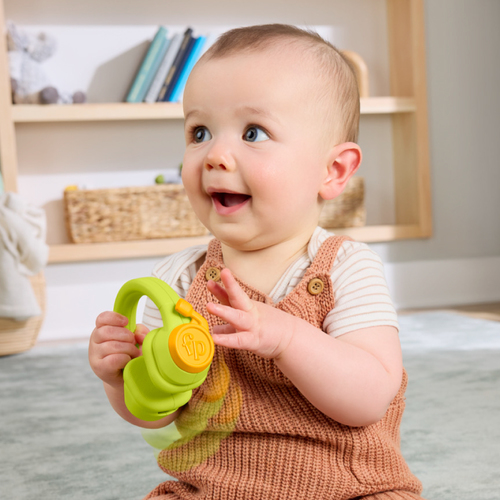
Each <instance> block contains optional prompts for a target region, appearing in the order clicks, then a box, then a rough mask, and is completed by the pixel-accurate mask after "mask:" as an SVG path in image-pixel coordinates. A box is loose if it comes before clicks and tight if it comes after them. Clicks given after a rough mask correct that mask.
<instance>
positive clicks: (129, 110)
mask: <svg viewBox="0 0 500 500" xmlns="http://www.w3.org/2000/svg"><path fill="white" fill-rule="evenodd" d="M415 110H416V106H415V100H414V99H413V98H411V97H364V98H362V99H361V114H364V115H370V114H394V113H409V112H414V111H415ZM12 118H13V120H14V122H15V123H37V122H38V123H39V122H80V121H117V120H181V119H183V118H184V114H183V111H182V104H179V103H154V104H147V103H138V104H129V103H110V104H74V105H46V106H42V105H29V104H18V105H15V106H12Z"/></svg>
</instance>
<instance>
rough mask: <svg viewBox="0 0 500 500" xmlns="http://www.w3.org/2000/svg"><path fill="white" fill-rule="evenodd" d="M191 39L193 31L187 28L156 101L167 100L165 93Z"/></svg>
mask: <svg viewBox="0 0 500 500" xmlns="http://www.w3.org/2000/svg"><path fill="white" fill-rule="evenodd" d="M192 38H193V30H192V28H188V29H187V30H186V31H185V32H184V35H183V37H182V42H181V46H180V47H179V50H178V51H177V54H176V56H175V59H174V62H173V63H172V66H171V67H170V69H169V70H168V74H167V77H166V78H165V81H164V82H163V86H162V88H161V90H160V93H159V95H158V99H157V101H158V102H161V101H166V100H167V91H168V90H169V86H170V84H171V83H172V79H173V78H174V76H175V73H176V71H177V68H178V67H179V66H180V64H181V63H182V62H183V59H184V58H185V55H186V51H187V50H188V47H189V42H190V41H191V39H192Z"/></svg>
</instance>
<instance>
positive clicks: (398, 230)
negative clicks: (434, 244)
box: [49, 224, 428, 264]
mask: <svg viewBox="0 0 500 500" xmlns="http://www.w3.org/2000/svg"><path fill="white" fill-rule="evenodd" d="M332 232H334V233H335V234H346V235H349V236H351V237H352V238H353V239H355V240H357V241H363V242H365V243H376V242H382V241H393V240H401V239H409V238H422V237H425V236H428V235H425V234H422V231H421V229H420V227H419V226H418V225H390V224H388V225H382V226H365V227H353V228H343V229H335V230H332ZM211 238H212V236H197V237H190V238H165V239H157V240H138V241H121V242H114V243H89V244H72V243H68V244H65V245H52V246H51V247H50V253H49V263H51V264H55V263H63V262H80V261H92V260H110V259H134V258H139V257H162V256H165V255H168V254H171V253H174V252H178V251H180V250H183V249H185V248H187V247H190V246H193V245H203V244H207V243H208V242H209V241H210V239H211Z"/></svg>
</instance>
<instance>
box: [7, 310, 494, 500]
mask: <svg viewBox="0 0 500 500" xmlns="http://www.w3.org/2000/svg"><path fill="white" fill-rule="evenodd" d="M400 326H401V332H400V336H401V343H402V346H403V355H404V362H405V367H406V369H407V371H408V375H409V380H410V381H409V386H408V390H407V409H406V411H405V415H404V417H403V424H402V429H401V436H402V450H403V454H404V456H405V457H406V459H407V462H408V463H409V465H410V468H411V469H412V471H413V472H414V473H415V474H416V475H417V476H418V477H419V479H420V480H421V481H422V482H423V485H424V493H423V495H424V497H425V498H427V499H428V500H498V499H500V472H499V465H500V425H499V424H500V418H499V417H500V323H498V322H492V321H485V320H480V319H474V318H468V317H465V316H462V315H458V314H452V313H445V312H431V313H420V314H413V315H408V316H401V317H400ZM0 391H1V406H0V450H1V451H0V498H2V499H4V498H5V499H9V500H10V499H16V500H25V499H26V500H27V499H41V500H46V499H47V500H49V499H50V500H58V499H67V498H71V499H76V500H80V499H81V500H114V499H120V500H121V499H131V500H132V499H134V500H137V499H141V498H142V497H143V496H144V495H145V494H146V493H148V492H149V491H150V490H151V489H153V488H154V487H155V486H156V485H157V484H158V483H160V482H161V481H164V480H165V477H166V476H165V474H163V472H162V471H161V470H160V469H159V468H158V467H157V465H156V461H155V458H154V455H153V451H152V448H150V447H149V445H148V444H146V443H145V441H144V440H143V438H142V436H141V434H140V432H139V430H138V429H136V428H135V427H133V426H130V425H129V424H127V423H125V422H123V421H122V420H121V419H120V418H119V417H118V416H116V414H115V413H114V412H113V410H112V409H111V407H110V406H109V404H108V402H107V399H106V397H105V395H104V391H103V389H102V386H101V384H100V381H99V380H98V379H97V378H96V377H95V375H94V374H93V373H92V371H91V370H90V368H89V366H88V361H87V345H86V344H72V345H67V346H56V347H54V346H52V347H48V346H43V345H41V346H37V347H35V348H34V349H33V350H31V351H29V352H27V353H23V354H19V355H14V356H8V357H4V358H0ZM263 500H267V499H263ZM269 500H272V499H269ZM291 500H293V499H291ZM313 500H316V499H313ZM318 500H320V499H318Z"/></svg>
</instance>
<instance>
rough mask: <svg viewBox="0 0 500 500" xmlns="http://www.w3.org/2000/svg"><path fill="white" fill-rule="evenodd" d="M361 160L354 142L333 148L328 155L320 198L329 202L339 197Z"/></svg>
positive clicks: (359, 152) (359, 149)
mask: <svg viewBox="0 0 500 500" xmlns="http://www.w3.org/2000/svg"><path fill="white" fill-rule="evenodd" d="M361 158H362V154H361V148H360V147H359V146H358V145H357V144H356V143H354V142H344V143H342V144H338V145H337V146H335V147H334V148H333V149H332V150H331V153H330V157H329V161H328V173H327V176H326V178H325V180H324V181H323V184H322V185H321V188H320V190H319V195H320V196H321V198H323V199H324V200H331V199H332V198H336V197H337V196H339V195H340V194H341V193H342V191H343V190H344V188H345V186H346V184H347V181H348V180H349V179H350V178H351V177H352V176H353V175H354V173H355V172H356V170H357V169H358V167H359V165H360V164H361Z"/></svg>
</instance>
